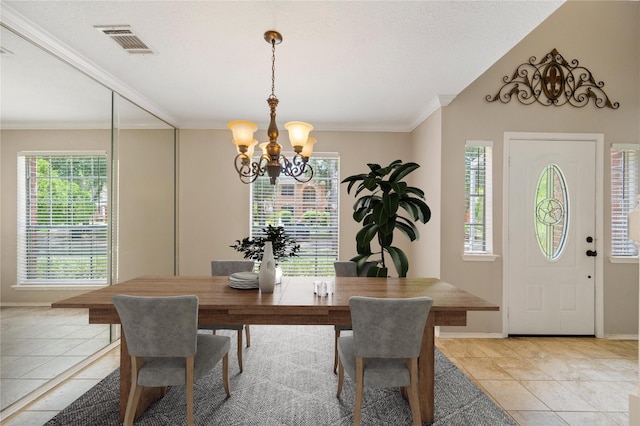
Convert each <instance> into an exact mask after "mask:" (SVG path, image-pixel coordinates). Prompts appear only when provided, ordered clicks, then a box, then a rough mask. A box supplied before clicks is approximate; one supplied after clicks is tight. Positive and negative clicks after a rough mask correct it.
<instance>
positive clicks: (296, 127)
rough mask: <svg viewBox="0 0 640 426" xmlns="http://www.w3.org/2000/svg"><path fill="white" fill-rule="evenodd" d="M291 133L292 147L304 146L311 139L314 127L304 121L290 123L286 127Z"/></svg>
mask: <svg viewBox="0 0 640 426" xmlns="http://www.w3.org/2000/svg"><path fill="white" fill-rule="evenodd" d="M284 127H285V129H287V130H288V131H289V141H290V142H291V146H292V147H294V148H295V147H296V146H304V144H305V143H307V139H309V132H310V131H312V130H313V126H312V125H311V124H309V123H304V122H302V121H290V122H288V123H286V124H285V125H284Z"/></svg>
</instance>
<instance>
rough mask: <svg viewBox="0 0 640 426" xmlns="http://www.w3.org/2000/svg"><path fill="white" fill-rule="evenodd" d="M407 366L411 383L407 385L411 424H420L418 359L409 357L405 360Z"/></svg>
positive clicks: (417, 425)
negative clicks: (411, 417)
mask: <svg viewBox="0 0 640 426" xmlns="http://www.w3.org/2000/svg"><path fill="white" fill-rule="evenodd" d="M407 364H408V367H409V373H410V377H411V383H410V385H409V389H408V390H407V391H408V394H409V407H410V408H411V415H412V416H413V425H414V426H420V425H422V416H421V415H420V398H419V397H418V360H417V358H411V359H409V360H407Z"/></svg>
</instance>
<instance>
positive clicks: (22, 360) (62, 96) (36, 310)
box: [0, 23, 176, 417]
mask: <svg viewBox="0 0 640 426" xmlns="http://www.w3.org/2000/svg"><path fill="white" fill-rule="evenodd" d="M0 45H1V48H2V54H1V57H0V67H1V68H0V72H1V74H2V80H1V82H0V83H1V85H2V86H1V91H0V96H1V99H0V106H1V110H0V126H1V133H0V138H1V139H0V141H1V142H0V163H1V164H0V184H1V185H2V192H1V194H0V198H1V199H0V201H1V203H0V205H1V212H0V213H1V214H0V223H1V231H2V232H1V238H0V244H1V251H0V255H1V257H0V266H1V268H0V269H1V273H0V289H1V291H0V303H1V306H2V318H3V321H2V330H0V336H1V337H0V338H1V339H2V345H3V349H4V348H11V347H14V348H16V350H15V351H14V352H15V353H13V352H11V351H9V350H6V351H5V350H3V353H2V365H3V372H9V371H12V372H13V373H11V374H4V373H3V377H2V379H1V380H2V383H1V387H2V405H1V410H2V414H3V417H4V416H5V415H10V414H11V413H12V411H15V410H18V409H19V408H20V407H21V406H22V405H24V404H25V403H26V402H25V401H26V400H28V399H30V398H34V397H37V396H38V395H39V394H40V393H43V392H45V391H46V390H48V389H49V388H50V387H51V383H52V382H53V380H52V379H55V378H58V379H59V378H60V377H62V376H64V375H65V374H68V373H69V371H72V370H73V369H74V368H77V366H78V365H81V364H82V363H83V362H86V360H87V359H89V358H91V357H94V356H96V354H99V353H101V352H104V351H105V348H108V347H109V345H111V344H112V342H114V341H115V340H117V338H118V337H119V335H118V333H119V330H118V328H117V327H109V326H105V325H89V324H88V320H87V312H86V311H84V310H79V312H61V311H67V310H62V309H51V308H50V307H49V306H50V303H52V302H55V301H57V300H61V299H65V298H67V297H71V296H74V295H76V294H80V293H81V292H84V291H88V290H89V289H90V288H89V287H88V286H84V287H83V286H78V287H77V288H73V287H71V286H62V287H58V288H55V289H54V288H45V286H44V285H40V286H33V287H30V288H29V289H26V290H25V289H24V288H18V287H19V286H18V285H17V281H18V280H17V275H18V272H17V269H18V268H17V263H18V254H17V250H16V247H17V246H18V241H19V240H20V238H22V237H20V236H19V235H18V234H19V232H18V228H19V226H18V225H17V222H18V216H19V214H18V213H17V211H18V208H17V205H18V204H19V202H18V193H19V191H18V186H19V185H18V181H19V180H20V178H19V176H18V167H17V166H16V164H17V163H18V161H17V158H18V157H19V156H20V155H21V154H24V153H25V152H59V151H65V150H67V151H70V150H71V151H82V150H87V151H102V152H104V153H106V155H107V169H108V183H109V184H108V185H107V187H106V188H107V189H106V192H107V193H108V194H107V195H108V206H107V207H106V208H107V209H108V213H107V214H108V219H109V225H108V226H109V228H108V229H109V231H108V232H109V233H108V236H109V237H108V240H109V244H111V246H110V248H111V250H110V253H112V254H111V255H110V256H109V258H108V262H109V265H108V267H107V268H106V269H107V271H108V272H107V273H106V274H107V275H108V277H107V279H106V281H107V283H108V284H113V283H116V282H118V281H122V280H126V279H129V278H133V277H135V276H138V275H145V274H158V275H172V274H174V273H175V258H176V254H175V187H176V179H175V140H176V130H175V129H174V127H172V126H171V125H169V124H167V123H165V122H163V121H162V120H160V119H158V118H157V117H155V116H154V115H152V114H151V113H149V112H147V111H145V110H143V109H142V108H140V107H138V106H137V105H135V104H133V103H132V102H130V101H128V100H127V99H125V98H123V97H122V96H120V95H119V94H117V93H115V92H113V91H112V90H110V89H109V88H107V87H105V86H104V85H102V84H100V83H99V82H98V81H96V80H94V79H93V78H92V77H89V76H87V75H86V74H84V73H83V72H80V71H79V70H78V69H76V68H74V67H72V66H71V65H69V64H68V63H66V62H64V61H63V60H61V59H60V58H58V57H56V56H54V55H52V54H51V53H49V52H47V51H46V50H44V49H43V48H41V47H39V46H37V45H35V44H34V43H32V42H31V41H29V38H28V37H26V36H25V37H23V35H20V34H18V32H15V31H13V30H12V29H11V28H9V27H8V26H6V25H5V23H3V24H2V26H1V27H0ZM70 287H71V288H70ZM5 345H6V346H5ZM21 345H22V346H21ZM63 345H66V346H65V348H63V347H62V346H63ZM27 347H31V348H32V349H31V350H27V349H26V348H27ZM5 376H7V377H5Z"/></svg>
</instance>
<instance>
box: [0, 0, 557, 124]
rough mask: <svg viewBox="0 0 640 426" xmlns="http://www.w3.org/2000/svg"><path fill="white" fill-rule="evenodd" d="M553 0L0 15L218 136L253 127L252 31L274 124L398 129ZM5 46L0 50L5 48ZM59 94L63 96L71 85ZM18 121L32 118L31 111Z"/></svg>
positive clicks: (145, 100)
mask: <svg viewBox="0 0 640 426" xmlns="http://www.w3.org/2000/svg"><path fill="white" fill-rule="evenodd" d="M561 4H562V1H406V2H405V1H340V2H338V1H295V2H287V1H277V2H276V1H260V2H256V1H229V2H226V1H161V2H157V1H118V2H115V1H106V2H105V1H81V2H78V1H73V2H69V1H3V10H2V16H3V24H4V25H8V26H12V25H11V23H12V22H15V21H19V22H21V23H22V24H24V23H25V22H26V23H27V24H28V25H24V26H27V27H29V26H31V25H33V26H34V28H36V29H37V30H38V31H42V33H41V34H44V37H45V38H48V39H49V41H51V42H52V43H54V44H60V45H62V46H66V48H68V51H69V52H70V54H72V55H75V57H76V58H79V61H81V62H83V63H84V64H88V68H89V69H96V70H99V71H100V73H101V74H102V76H103V77H105V78H106V80H107V81H111V82H113V81H115V82H118V84H119V86H118V87H116V89H117V90H118V91H120V92H121V93H122V94H123V95H124V96H126V97H127V98H129V99H131V100H132V101H133V102H136V103H138V104H139V105H141V106H143V107H145V108H147V109H149V110H150V111H151V112H153V113H154V114H156V115H158V116H159V117H160V118H163V119H165V120H166V121H168V122H170V123H171V124H174V125H176V126H178V127H180V128H226V123H227V122H228V121H230V120H234V119H248V120H252V121H255V122H257V123H258V124H259V125H260V127H261V128H264V127H265V126H266V124H267V122H268V106H267V103H266V98H267V96H268V95H269V94H270V92H271V48H270V45H269V44H267V43H266V42H265V41H264V39H263V33H264V32H265V31H266V30H270V29H275V30H277V31H279V32H281V33H282V35H283V37H284V41H283V43H282V44H280V45H279V46H277V47H276V87H275V94H276V95H277V96H278V98H279V99H280V105H279V106H278V110H277V113H278V123H279V126H280V127H282V123H284V122H286V121H291V120H301V121H308V122H310V123H312V124H313V125H314V126H315V128H316V129H318V130H371V131H408V130H411V129H413V128H414V127H415V126H416V125H417V124H419V123H420V122H421V121H422V120H423V119H424V118H426V116H428V114H430V113H431V112H432V111H433V110H434V108H435V107H437V106H438V105H439V100H440V99H449V98H450V97H455V95H457V94H458V93H459V92H461V91H462V90H463V89H464V88H465V87H467V86H468V85H469V84H470V83H472V82H473V81H474V80H475V79H476V78H477V77H478V76H479V75H481V74H482V73H483V72H484V71H485V70H486V69H487V68H488V67H490V66H491V65H492V64H493V63H494V62H496V61H497V60H498V59H499V58H500V57H502V56H503V55H504V54H505V53H507V52H508V51H509V49H511V48H512V47H513V46H514V45H515V44H516V43H518V42H519V41H520V40H522V39H523V38H524V37H525V36H526V35H527V34H528V33H529V32H530V31H532V30H533V29H534V28H535V27H536V26H537V25H538V24H539V23H540V22H542V21H543V20H544V19H545V18H546V17H547V16H549V15H550V14H551V13H553V11H554V10H556V9H557V7H559V6H560V5H561ZM7 6H8V8H7ZM118 24H128V25H130V26H131V28H132V29H133V31H134V32H135V34H136V35H137V36H138V37H140V38H141V39H142V40H143V41H145V42H146V43H147V44H148V45H150V46H151V47H152V48H153V49H154V50H155V51H156V52H157V54H155V55H132V54H129V53H126V52H124V51H123V50H122V49H121V48H120V47H119V46H118V45H117V44H116V43H115V42H114V41H113V40H111V39H109V38H108V37H106V36H105V35H104V34H102V33H100V32H99V31H97V30H96V29H95V28H94V26H95V25H118ZM5 40H6V38H3V40H2V46H3V47H4V48H8V49H10V50H11V47H10V46H8V45H7V46H6V45H5ZM9 44H11V43H9ZM17 53H18V52H14V55H11V56H10V57H8V58H5V57H4V56H5V55H3V58H2V73H3V78H2V97H3V99H2V108H3V111H2V113H3V121H6V116H5V114H12V115H11V117H12V119H14V118H15V119H16V120H17V119H19V118H18V117H17V115H18V112H14V111H13V110H12V109H11V107H12V105H14V104H16V102H17V101H16V100H15V99H11V98H9V96H10V95H11V93H5V85H7V84H14V82H15V84H23V83H24V79H18V78H17V76H16V75H15V73H16V72H17V71H16V70H17V69H20V68H19V67H17V66H15V63H21V57H20V55H18V54H17ZM8 61H12V62H11V63H7V62H8ZM12 64H14V65H12ZM47 66H52V65H51V64H48V65H47ZM40 71H46V70H44V69H42V70H40ZM21 72H22V73H24V68H23V71H21ZM34 72H35V71H34ZM12 73H13V74H12ZM33 78H35V76H33ZM60 78H62V77H60ZM19 80H22V82H21V83H18V81H19ZM98 80H100V78H98ZM61 85H62V86H63V87H64V89H65V91H66V93H72V92H73V90H74V88H75V85H74V84H73V83H68V84H66V83H65V84H63V83H61ZM80 87H81V85H80ZM85 90H87V89H85ZM15 91H18V90H17V89H16V90H15ZM10 92H12V91H10ZM29 96H34V97H35V96H36V94H35V93H31V94H29ZM63 97H64V96H61V98H63ZM59 102H61V103H63V102H64V101H63V100H62V99H60V101H59ZM23 104H24V99H23ZM34 104H37V102H31V105H32V107H33V106H34ZM85 112H86V113H87V114H89V113H90V108H86V109H85ZM31 113H32V114H34V115H35V114H38V111H37V107H33V110H32V111H31ZM13 114H15V116H14V115H13ZM33 119H35V120H38V119H41V120H45V119H50V117H49V118H46V117H33Z"/></svg>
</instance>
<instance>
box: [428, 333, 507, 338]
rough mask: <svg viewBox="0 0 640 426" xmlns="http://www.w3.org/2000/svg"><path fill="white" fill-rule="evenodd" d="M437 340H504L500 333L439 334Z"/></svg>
mask: <svg viewBox="0 0 640 426" xmlns="http://www.w3.org/2000/svg"><path fill="white" fill-rule="evenodd" d="M437 337H438V338H439V339H504V336H503V335H502V333H455V332H454V333H451V332H445V333H443V332H440V333H438V336H437Z"/></svg>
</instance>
